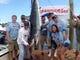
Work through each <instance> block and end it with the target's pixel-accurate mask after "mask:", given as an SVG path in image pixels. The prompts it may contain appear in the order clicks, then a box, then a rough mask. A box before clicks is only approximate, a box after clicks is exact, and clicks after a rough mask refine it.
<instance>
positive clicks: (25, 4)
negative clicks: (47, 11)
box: [0, 0, 80, 23]
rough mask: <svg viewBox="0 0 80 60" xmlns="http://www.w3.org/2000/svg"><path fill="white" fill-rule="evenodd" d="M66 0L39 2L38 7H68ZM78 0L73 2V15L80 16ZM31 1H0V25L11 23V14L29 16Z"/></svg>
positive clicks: (79, 1) (79, 0) (44, 0)
mask: <svg viewBox="0 0 80 60" xmlns="http://www.w3.org/2000/svg"><path fill="white" fill-rule="evenodd" d="M68 4H69V3H68V0H39V6H58V5H61V6H62V5H64V6H65V5H68ZM79 6H80V0H74V7H75V15H79V14H80V7H79ZM30 12H31V0H0V23H2V22H9V21H11V16H12V15H13V14H15V15H17V16H18V21H20V16H21V15H22V14H25V15H27V16H28V15H30Z"/></svg>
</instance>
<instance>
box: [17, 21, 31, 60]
mask: <svg viewBox="0 0 80 60" xmlns="http://www.w3.org/2000/svg"><path fill="white" fill-rule="evenodd" d="M28 38H29V23H28V22H26V21H25V22H24V27H22V28H20V30H19V33H18V39H17V43H18V46H19V58H18V60H24V56H25V54H27V56H26V57H27V58H29V57H28V56H29V52H28V51H29V50H28V49H29V47H30V46H29V43H28Z"/></svg>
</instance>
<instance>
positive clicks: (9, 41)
mask: <svg viewBox="0 0 80 60" xmlns="http://www.w3.org/2000/svg"><path fill="white" fill-rule="evenodd" d="M6 38H7V41H8V43H9V44H12V41H11V39H10V35H9V32H8V31H6Z"/></svg>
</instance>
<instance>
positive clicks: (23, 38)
mask: <svg viewBox="0 0 80 60" xmlns="http://www.w3.org/2000/svg"><path fill="white" fill-rule="evenodd" d="M28 38H29V29H27V30H25V29H24V27H22V28H21V29H20V30H19V33H18V39H17V43H18V44H24V45H26V46H27V45H29V44H28Z"/></svg>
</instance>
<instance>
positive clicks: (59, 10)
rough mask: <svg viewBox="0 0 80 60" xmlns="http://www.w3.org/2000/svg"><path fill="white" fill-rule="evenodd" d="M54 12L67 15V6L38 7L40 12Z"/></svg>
mask: <svg viewBox="0 0 80 60" xmlns="http://www.w3.org/2000/svg"><path fill="white" fill-rule="evenodd" d="M50 12H51V13H54V14H55V15H69V7H68V6H45V7H41V8H40V14H41V15H44V14H46V13H50Z"/></svg>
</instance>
